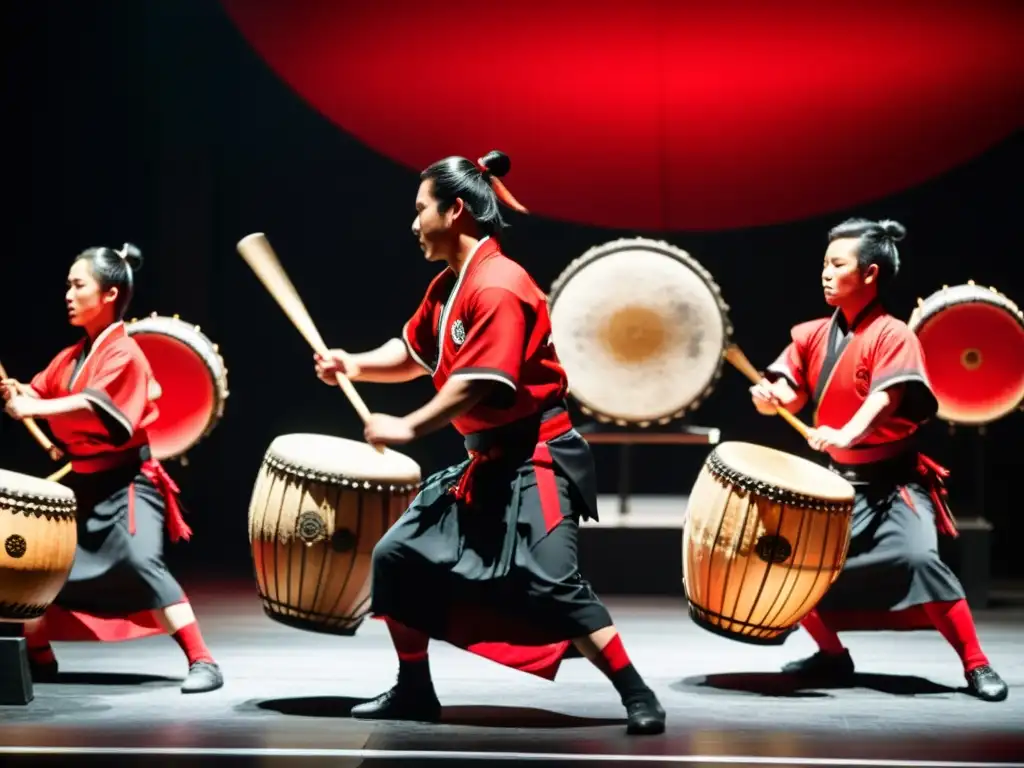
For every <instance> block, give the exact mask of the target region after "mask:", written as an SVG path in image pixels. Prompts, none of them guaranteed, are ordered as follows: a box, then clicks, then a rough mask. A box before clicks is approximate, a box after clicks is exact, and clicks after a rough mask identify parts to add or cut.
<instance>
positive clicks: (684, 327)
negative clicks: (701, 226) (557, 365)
mask: <svg viewBox="0 0 1024 768" xmlns="http://www.w3.org/2000/svg"><path fill="white" fill-rule="evenodd" d="M548 303H549V306H550V311H551V328H552V341H553V342H554V345H555V349H556V350H557V353H558V357H559V360H560V361H561V363H562V365H563V367H564V368H565V372H566V375H567V376H568V379H569V390H570V393H571V394H572V396H573V397H574V398H575V399H576V400H577V401H578V402H579V403H580V405H582V406H583V407H584V409H586V410H587V411H588V412H590V413H593V414H594V415H595V416H597V418H598V419H600V420H602V421H614V422H616V423H618V424H623V425H624V424H639V425H641V426H646V425H648V424H650V423H652V422H660V423H665V422H667V421H670V420H671V419H674V418H677V417H680V416H682V415H683V414H684V413H685V412H686V411H687V410H692V409H695V408H696V407H697V406H698V405H700V402H701V400H702V399H703V398H705V397H707V395H708V394H709V393H710V392H711V390H712V389H713V387H714V382H715V380H716V379H718V377H719V376H720V375H721V368H722V354H723V352H724V350H725V347H726V342H727V341H728V337H729V335H730V334H731V333H732V328H731V326H730V325H729V321H728V318H727V314H726V313H727V310H728V307H727V306H726V305H725V302H724V301H722V297H721V294H720V292H719V289H718V286H717V285H715V283H714V281H713V280H712V279H711V276H710V274H708V272H707V270H705V269H704V268H703V267H701V266H700V264H698V263H697V262H696V260H694V259H693V258H692V257H691V256H690V255H689V254H687V253H686V252H685V251H683V250H680V249H679V248H676V247H675V246H672V245H669V244H668V243H664V242H660V241H655V240H648V239H645V238H633V239H626V240H616V241H613V242H610V243H605V244H604V245H600V246H597V247H596V248H592V249H591V250H589V251H587V253H585V254H584V255H583V256H581V257H580V258H579V259H577V260H576V261H574V262H572V263H571V264H570V265H569V266H568V267H567V268H566V269H565V271H563V272H562V274H561V275H560V276H559V277H558V279H557V280H556V281H555V283H554V285H553V286H552V288H551V294H550V296H549V297H548Z"/></svg>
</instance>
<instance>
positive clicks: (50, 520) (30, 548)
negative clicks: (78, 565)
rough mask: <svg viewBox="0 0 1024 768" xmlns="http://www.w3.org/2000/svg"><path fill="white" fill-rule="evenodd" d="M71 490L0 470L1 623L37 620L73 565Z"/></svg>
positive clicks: (74, 538) (75, 533)
mask: <svg viewBox="0 0 1024 768" xmlns="http://www.w3.org/2000/svg"><path fill="white" fill-rule="evenodd" d="M75 512H76V503H75V495H74V493H72V491H71V489H70V488H67V487H66V486H63V485H60V484H59V483H53V482H50V481H49V480H43V479H40V478H38V477H32V476H30V475H23V474H20V473H18V472H10V471H8V470H5V469H0V622H23V621H30V620H31V619H37V618H39V617H40V616H42V615H43V613H45V612H46V609H47V608H49V607H50V605H51V604H52V603H53V601H54V600H55V599H56V597H57V595H58V594H59V593H60V590H61V589H62V588H63V586H64V583H65V582H66V581H67V579H68V576H69V575H70V574H71V566H72V565H73V564H74V562H75V546H76V545H77V543H78V527H77V525H76V523H75Z"/></svg>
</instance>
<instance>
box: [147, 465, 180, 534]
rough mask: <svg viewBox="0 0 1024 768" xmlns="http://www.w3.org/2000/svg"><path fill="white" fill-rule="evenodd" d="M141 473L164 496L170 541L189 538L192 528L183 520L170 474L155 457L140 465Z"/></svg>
mask: <svg viewBox="0 0 1024 768" xmlns="http://www.w3.org/2000/svg"><path fill="white" fill-rule="evenodd" d="M142 474H144V475H145V476H146V478H147V479H148V480H149V482H151V483H152V484H153V485H154V486H156V489H157V490H158V491H160V495H161V496H163V497H164V504H165V505H166V506H167V533H168V534H169V535H170V537H171V541H179V540H181V539H184V540H185V541H188V540H189V539H191V538H192V529H191V528H189V527H188V524H187V523H186V522H185V518H184V517H183V516H182V514H181V507H180V506H179V504H178V493H179V492H180V490H179V488H178V486H177V484H176V483H175V482H174V480H173V479H172V478H171V476H170V475H168V474H167V470H166V469H164V466H163V464H161V463H160V462H159V461H157V460H156V459H149V460H148V461H146V462H144V463H143V465H142Z"/></svg>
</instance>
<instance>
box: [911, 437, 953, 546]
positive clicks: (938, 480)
mask: <svg viewBox="0 0 1024 768" xmlns="http://www.w3.org/2000/svg"><path fill="white" fill-rule="evenodd" d="M917 472H918V474H919V475H921V477H922V478H924V484H925V486H926V487H927V488H928V494H929V496H930V497H931V500H932V503H933V504H934V505H935V512H936V518H937V519H936V525H937V526H938V529H939V533H943V534H945V535H947V536H952V537H953V538H957V537H958V536H959V535H960V533H959V531H957V529H956V520H955V519H954V518H953V513H952V512H951V511H950V509H949V504H948V503H947V501H946V499H947V498H948V496H949V493H948V491H946V486H945V484H944V483H943V482H942V481H943V480H945V479H946V478H947V477H949V470H948V469H946V468H945V467H943V466H940V465H939V464H936V463H935V462H934V461H932V460H931V459H930V458H928V457H927V456H925V455H924V454H923V453H919V454H917Z"/></svg>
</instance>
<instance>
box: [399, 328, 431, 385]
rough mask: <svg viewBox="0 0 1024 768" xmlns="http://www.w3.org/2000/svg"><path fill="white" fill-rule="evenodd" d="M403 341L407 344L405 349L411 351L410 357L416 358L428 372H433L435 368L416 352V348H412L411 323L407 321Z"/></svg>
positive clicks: (403, 331)
mask: <svg viewBox="0 0 1024 768" xmlns="http://www.w3.org/2000/svg"><path fill="white" fill-rule="evenodd" d="M402 343H403V344H405V350H406V351H407V352H408V353H409V357H411V358H412V359H413V360H415V361H416V362H417V363H419V365H420V366H421V367H423V368H424V369H425V370H426V372H427V373H430V374H433V372H434V369H433V368H431V367H430V366H429V365H427V364H426V363H425V362H423V358H421V357H420V356H419V355H417V354H416V350H415V349H413V348H412V344H411V343H410V342H409V324H408V323H406V324H405V325H403V326H402Z"/></svg>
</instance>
